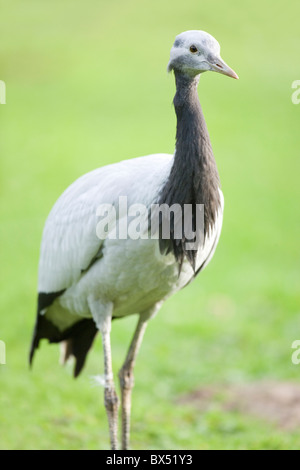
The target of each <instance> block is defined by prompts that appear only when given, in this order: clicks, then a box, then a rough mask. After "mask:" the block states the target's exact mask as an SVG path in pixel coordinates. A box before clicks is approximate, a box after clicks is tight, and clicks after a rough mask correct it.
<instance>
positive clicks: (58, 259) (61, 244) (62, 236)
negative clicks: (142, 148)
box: [29, 31, 238, 450]
mask: <svg viewBox="0 0 300 470" xmlns="http://www.w3.org/2000/svg"><path fill="white" fill-rule="evenodd" d="M168 71H169V72H171V71H173V72H174V75H175V82H176V94H175V97H174V101H173V102H174V107H175V112H176V116H177V131H176V147H175V153H174V155H166V154H156V155H149V156H143V157H139V158H133V159H130V160H126V161H121V162H119V163H116V164H111V165H108V166H105V167H103V168H99V169H96V170H94V171H92V172H90V173H88V174H86V175H84V176H82V177H81V178H79V179H78V180H77V181H75V182H74V183H73V184H72V185H71V186H70V187H69V188H68V189H67V190H66V191H65V192H64V193H63V194H62V195H61V197H60V198H59V199H58V201H57V202H56V204H55V205H54V207H53V209H52V210H51V212H50V214H49V216H48V218H47V221H46V224H45V227H44V231H43V237H42V243H41V253H40V261H39V276H38V306H37V319H36V324H35V328H34V332H33V339H32V345H31V350H30V358H29V360H30V364H31V363H32V359H33V355H34V352H35V350H36V349H37V348H38V346H39V343H40V340H41V339H43V338H45V339H48V341H49V342H51V343H62V348H61V349H62V354H63V361H66V360H67V359H68V358H69V357H70V356H73V357H74V358H75V367H74V376H75V377H76V376H78V374H79V373H80V371H81V369H82V367H83V365H84V362H85V359H86V355H87V353H88V351H89V349H90V348H91V346H92V343H93V340H94V338H95V336H96V334H97V332H98V331H100V334H101V337H102V345H103V353H104V354H103V355H104V404H105V408H106V412H107V417H108V424H109V432H110V444H111V449H113V450H114V449H117V448H118V447H117V446H118V438H117V425H118V408H119V400H118V396H117V393H116V389H115V384H114V378H113V369H112V355H111V343H110V332H111V322H112V319H114V318H121V317H125V316H127V315H131V314H137V315H138V322H137V326H136V330H135V332H134V335H133V338H132V341H131V344H130V347H129V350H128V353H127V356H126V358H125V362H124V364H123V366H122V367H121V369H120V372H119V381H120V389H121V406H122V448H123V449H128V446H129V434H130V410H131V392H132V387H133V382H134V378H133V368H134V364H135V360H136V356H137V353H138V350H139V347H140V345H141V342H142V338H143V335H144V332H145V329H146V325H147V323H148V321H149V319H151V318H152V317H154V315H155V314H156V313H157V311H158V310H159V308H160V307H161V305H162V304H163V302H164V301H165V300H166V299H167V298H168V297H169V296H170V295H172V294H174V293H175V292H176V291H179V290H180V289H182V288H183V287H184V286H186V285H187V284H188V283H189V282H190V281H191V280H193V279H194V278H195V276H196V275H197V274H198V273H199V272H200V271H201V270H202V269H203V268H204V267H205V266H206V265H207V264H208V262H209V261H210V259H211V258H212V256H213V254H214V251H215V249H216V245H217V243H218V240H219V236H220V232H221V226H222V219H223V206H224V199H223V194H222V192H221V189H220V180H219V175H218V170H217V166H216V162H215V159H214V156H213V151H212V147H211V143H210V139H209V134H208V131H207V127H206V123H205V120H204V116H203V113H202V109H201V105H200V102H199V98H198V93H197V88H198V83H199V78H200V75H201V73H203V72H205V71H213V72H218V73H221V74H223V75H227V76H229V77H232V78H236V79H237V78H238V76H237V74H236V73H235V72H234V71H233V70H232V69H231V68H230V67H229V66H228V65H227V64H226V63H225V62H224V61H223V60H222V59H221V57H220V45H219V43H218V42H217V40H216V39H215V38H213V37H212V36H211V35H210V34H208V33H206V32H204V31H186V32H183V33H181V34H179V35H178V36H177V37H176V38H175V42H174V44H173V47H172V49H171V53H170V61H169V63H168ZM121 197H123V198H124V197H126V201H127V203H128V207H131V206H132V205H134V204H140V205H141V204H143V205H144V206H145V207H146V208H148V209H149V208H150V207H151V206H152V205H153V204H154V205H155V204H156V205H158V207H161V206H162V205H165V206H167V207H169V208H170V207H173V206H174V205H176V207H180V208H181V209H184V208H185V207H189V208H192V212H191V214H192V215H191V220H192V228H194V229H195V230H194V231H192V232H191V233H192V235H193V236H191V237H190V238H188V237H187V236H185V233H183V234H182V235H181V237H180V236H179V237H178V236H175V235H176V233H175V232H176V230H175V229H176V227H175V225H176V223H177V222H176V220H177V219H176V220H175V218H176V217H175V216H173V217H172V214H171V216H170V218H169V223H170V224H169V226H170V231H169V237H167V236H163V235H162V230H161V227H162V223H163V220H164V217H165V216H163V217H161V216H160V219H159V224H158V228H157V230H158V232H159V234H158V236H156V237H154V236H153V237H148V238H145V237H139V238H137V237H129V236H125V237H124V236H122V237H121V236H115V237H113V236H110V235H111V233H110V232H111V231H113V228H112V226H111V225H110V224H109V223H108V222H109V220H110V219H109V220H108V222H107V224H106V225H107V226H106V228H105V230H104V232H105V234H104V236H103V237H99V234H98V232H97V223H98V222H99V214H98V212H97V208H99V206H101V205H103V204H104V205H107V204H108V205H110V207H113V208H114V209H115V215H116V218H117V221H120V220H121V219H122V220H123V218H124V217H125V216H127V214H124V211H121V210H118V209H120V198H121ZM198 206H200V207H202V208H203V207H204V210H203V214H204V223H203V230H202V232H203V237H202V238H201V243H198V244H196V245H195V244H192V245H191V244H188V240H189V241H191V240H194V239H195V232H196V231H197V230H198V228H197V227H198V226H195V216H196V215H197V211H196V208H198ZM182 214H183V213H182V212H181V215H182ZM148 221H149V223H150V218H148ZM180 224H181V226H183V225H184V216H183V215H182V217H181V222H180ZM180 224H179V225H180ZM195 227H196V228H195ZM199 230H200V229H199Z"/></svg>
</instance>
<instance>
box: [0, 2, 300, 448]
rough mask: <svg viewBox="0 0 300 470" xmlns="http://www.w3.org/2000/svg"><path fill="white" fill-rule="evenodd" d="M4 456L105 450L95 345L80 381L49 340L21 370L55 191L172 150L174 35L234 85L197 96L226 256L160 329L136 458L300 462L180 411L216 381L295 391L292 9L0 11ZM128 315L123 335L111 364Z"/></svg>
mask: <svg viewBox="0 0 300 470" xmlns="http://www.w3.org/2000/svg"><path fill="white" fill-rule="evenodd" d="M0 10H1V18H0V79H1V80H4V81H5V82H6V86H7V98H6V100H7V104H6V105H1V106H0V152H1V159H0V194H1V197H0V223H1V232H0V266H1V271H0V276H1V290H0V311H1V319H0V339H1V340H3V341H5V343H6V352H7V364H6V365H5V366H4V365H2V366H0V448H1V449H97V448H102V449H106V448H108V446H109V443H108V432H107V423H106V415H105V410H104V407H103V397H102V395H103V390H101V389H99V388H97V387H92V386H91V383H90V376H91V375H95V374H98V373H102V370H103V365H102V351H101V341H100V338H98V339H97V341H96V343H95V345H94V348H93V351H92V352H91V353H90V355H89V358H88V362H87V366H86V368H85V370H84V372H83V374H82V375H81V377H80V378H79V379H78V380H76V381H74V380H73V379H72V376H71V371H70V370H69V369H68V368H67V369H64V368H61V367H60V366H59V365H58V363H57V360H58V347H57V346H55V345H51V346H48V345H47V344H46V343H43V344H42V347H41V348H40V350H39V353H38V354H37V356H36V360H35V364H34V368H33V370H32V371H31V372H30V371H29V369H28V364H27V355H28V348H29V343H30V339H31V332H32V328H33V323H34V319H35V309H36V283H37V264H38V256H39V244H40V239H41V232H42V228H43V224H44V221H45V218H46V216H47V214H48V212H49V210H50V209H51V207H52V205H53V203H54V202H55V200H56V199H57V197H58V196H59V195H60V193H61V192H62V191H63V190H64V189H65V188H66V187H67V186H68V185H69V184H70V183H71V182H73V180H74V179H76V178H77V177H79V176H80V175H81V174H83V173H85V172H87V171H90V170H92V169H94V168H96V167H99V166H102V165H105V164H108V163H111V162H117V161H120V160H122V159H125V158H131V157H135V156H139V155H145V154H149V153H157V152H168V153H172V152H173V149H174V140H175V139H174V137H175V124H176V123H175V115H174V110H173V107H172V98H173V95H174V78H173V77H172V76H171V75H168V74H167V73H166V66H167V62H168V59H169V50H170V47H171V45H172V43H173V40H174V37H175V36H176V35H177V34H178V33H180V32H181V31H184V30H188V29H203V30H206V31H208V32H210V33H211V34H212V35H214V36H215V37H216V38H217V39H218V41H219V42H220V44H221V47H222V50H221V52H222V56H223V58H224V60H225V61H226V62H227V63H228V64H229V65H230V66H231V67H232V68H234V70H236V72H237V73H238V74H239V76H240V80H239V81H235V80H230V79H229V78H227V77H223V76H221V75H218V74H212V73H211V74H209V73H207V74H204V75H203V77H202V78H201V83H200V86H199V96H200V100H201V103H202V107H203V110H204V114H205V117H206V120H207V125H208V128H209V132H210V136H211V140H212V144H213V149H214V153H215V157H216V160H217V163H218V168H219V172H220V176H221V180H222V188H223V192H224V195H225V214H224V226H223V232H222V236H221V240H220V244H219V247H218V249H217V252H216V255H215V257H214V259H213V260H212V262H211V264H210V265H209V267H208V268H207V269H206V270H205V271H204V272H203V273H202V274H201V275H200V276H199V277H198V278H197V280H196V281H195V282H194V283H192V284H191V285H190V286H189V287H188V288H186V289H184V290H183V291H182V292H180V293H178V294H177V295H175V296H174V297H173V298H171V299H170V300H169V301H168V302H167V303H166V304H165V305H164V306H163V308H162V310H161V311H160V313H159V315H158V316H157V317H156V318H155V319H154V320H153V321H152V322H151V323H150V324H149V327H148V330H147V332H146V336H145V339H144V343H143V346H142V350H141V352H140V355H139V358H138V361H137V365H136V373H135V376H136V385H135V389H134V393H133V410H132V421H133V422H132V440H131V443H132V447H133V448H135V449H271V448H272V449H295V448H298V447H299V438H300V431H297V430H294V431H292V432H287V431H283V430H281V429H279V428H278V427H276V426H274V425H272V424H270V423H267V422H264V421H263V420H262V419H258V418H255V419H254V418H253V417H250V416H247V415H243V414H240V413H237V412H235V413H234V412H229V411H224V410H222V409H221V408H218V407H217V406H215V407H212V408H210V409H208V410H207V411H205V412H200V411H197V410H195V409H194V408H193V406H192V405H183V404H181V405H179V404H178V401H177V400H178V398H179V397H180V396H182V395H184V394H185V393H187V392H190V391H192V390H194V389H197V388H199V387H201V386H203V385H207V384H226V383H248V382H249V383H252V382H256V381H260V380H277V381H291V382H296V383H297V382H298V381H299V374H300V368H299V367H300V366H298V367H297V366H295V365H293V364H292V363H291V352H292V350H291V344H292V342H293V341H294V340H295V339H298V338H299V337H300V324H299V323H300V322H299V320H300V302H299V301H300V295H299V234H300V230H299V197H300V189H299V172H300V163H299V123H300V105H298V106H296V105H293V104H292V101H291V94H292V89H291V84H292V82H293V81H294V80H296V79H300V70H299V48H300V43H299V13H300V6H299V2H298V0H290V1H289V2H283V1H276V2H274V1H271V0H265V1H264V2H261V1H258V0H251V1H250V0H246V1H244V2H237V1H234V0H229V1H227V2H222V1H221V0H218V1H210V2H208V1H205V2H204V1H194V0H193V1H190V2H182V1H179V0H173V1H170V0H168V1H167V0H159V1H158V0H153V1H152V2H146V1H144V0H140V1H137V0H123V1H121V0H112V1H110V2H108V1H104V0H87V1H85V2H83V1H79V0H72V1H71V0H64V1H61V0H53V1H52V2H41V1H37V0H27V1H26V2H24V1H23V0H11V1H10V2H5V1H3V0H0ZM135 321H136V319H135V318H134V317H132V318H128V319H125V320H123V321H119V322H116V323H115V324H114V325H113V332H112V343H113V365H114V369H115V371H116V372H117V370H118V368H119V366H120V365H121V363H122V360H123V358H124V355H125V351H126V348H127V346H128V343H129V340H130V337H131V334H132V331H133V328H134V324H135Z"/></svg>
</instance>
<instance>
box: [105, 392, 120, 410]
mask: <svg viewBox="0 0 300 470" xmlns="http://www.w3.org/2000/svg"><path fill="white" fill-rule="evenodd" d="M104 403H105V408H106V409H107V410H108V411H115V410H117V409H118V407H119V398H118V395H117V394H116V391H115V389H114V388H106V389H105V392H104Z"/></svg>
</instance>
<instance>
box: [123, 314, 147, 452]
mask: <svg viewBox="0 0 300 470" xmlns="http://www.w3.org/2000/svg"><path fill="white" fill-rule="evenodd" d="M148 318H149V317H147V318H146V319H145V318H144V317H143V316H142V315H141V316H140V318H139V321H138V324H137V327H136V330H135V333H134V336H133V338H132V341H131V344H130V347H129V350H128V353H127V356H126V359H125V362H124V364H123V366H122V368H121V369H120V372H119V379H120V387H121V404H122V449H123V450H127V449H128V447H129V436H130V411H131V391H132V388H133V385H134V377H133V368H134V364H135V359H136V356H137V353H138V351H139V348H140V345H141V343H142V339H143V336H144V332H145V329H146V326H147V320H148Z"/></svg>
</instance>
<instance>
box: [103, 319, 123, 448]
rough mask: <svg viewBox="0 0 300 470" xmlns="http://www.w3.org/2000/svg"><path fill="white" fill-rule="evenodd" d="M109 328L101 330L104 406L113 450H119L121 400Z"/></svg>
mask: <svg viewBox="0 0 300 470" xmlns="http://www.w3.org/2000/svg"><path fill="white" fill-rule="evenodd" d="M108 321H109V328H100V331H101V334H102V344H103V352H104V373H105V389H104V404H105V408H106V413H107V417H108V425H109V434H110V443H111V450H117V447H118V408H119V399H118V396H117V394H116V390H115V385H114V380H113V371H112V360H111V344H110V324H111V319H109V320H108Z"/></svg>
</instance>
